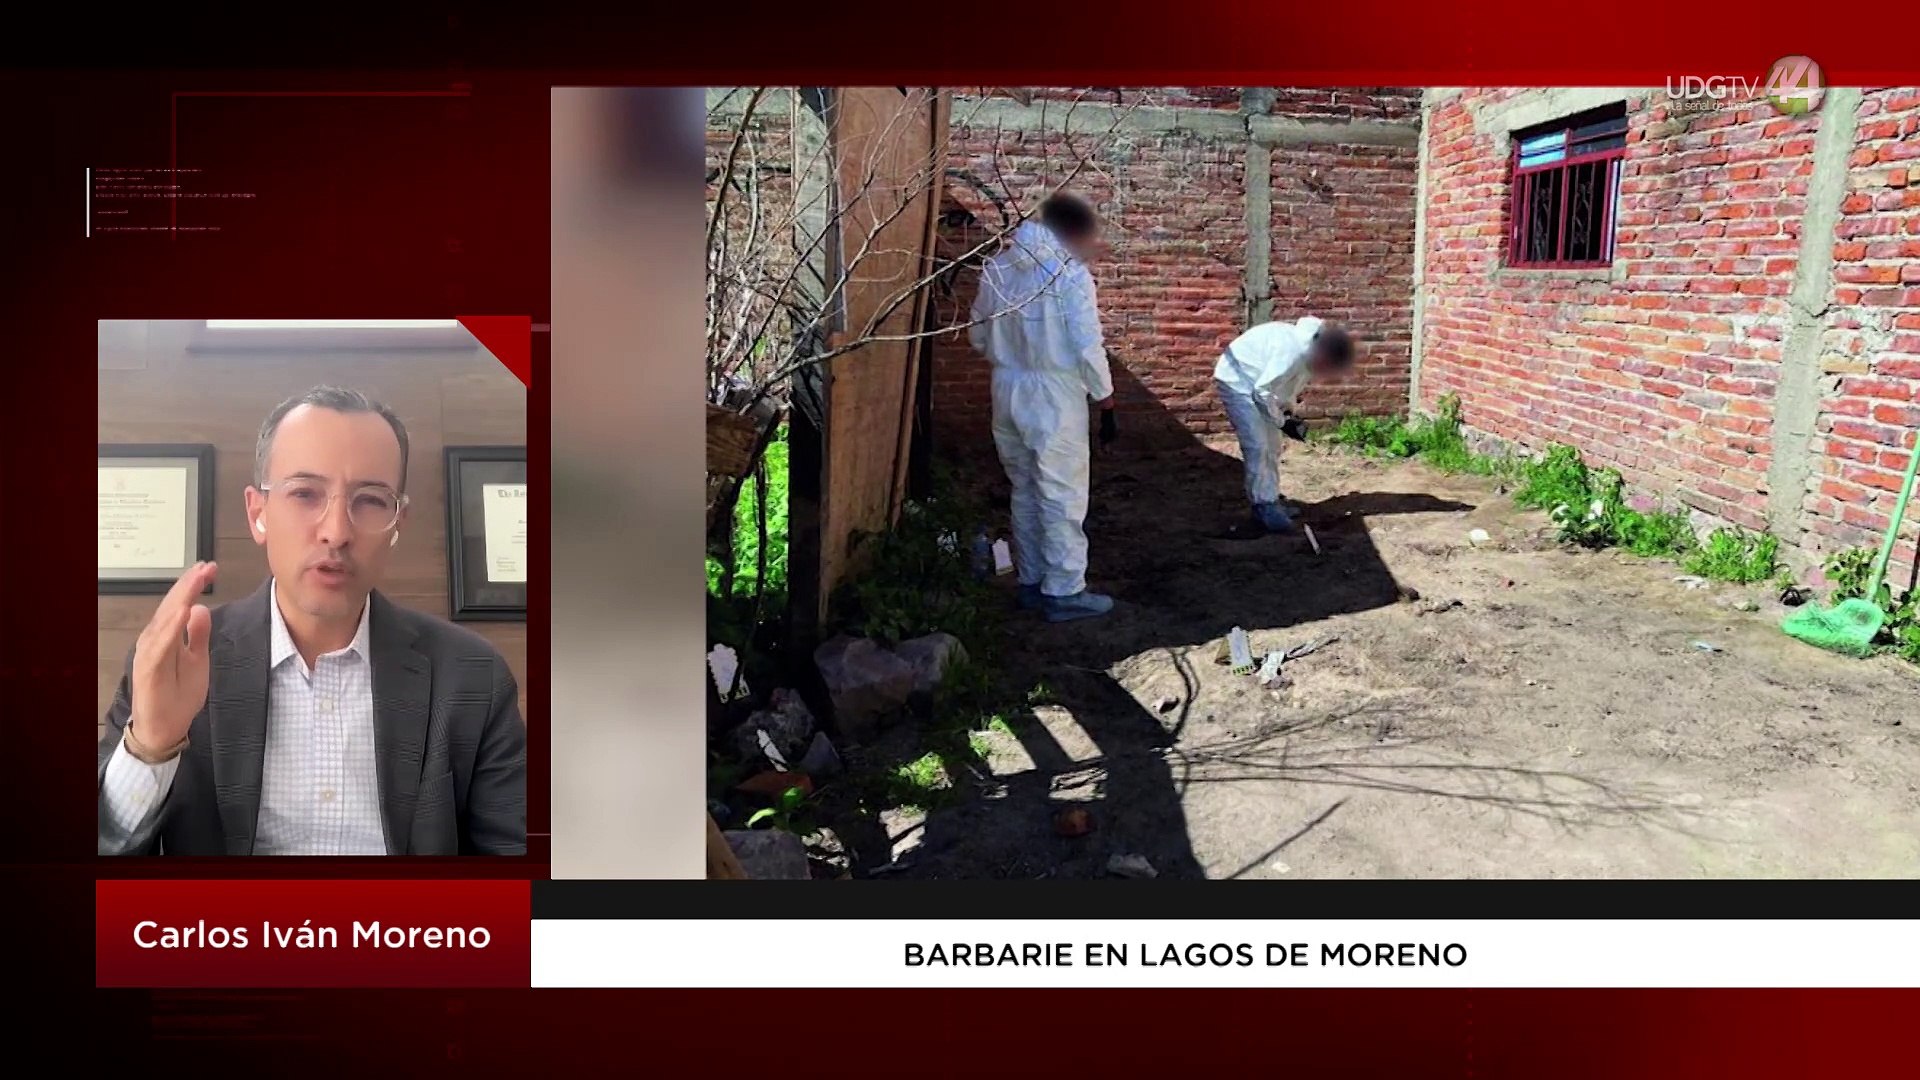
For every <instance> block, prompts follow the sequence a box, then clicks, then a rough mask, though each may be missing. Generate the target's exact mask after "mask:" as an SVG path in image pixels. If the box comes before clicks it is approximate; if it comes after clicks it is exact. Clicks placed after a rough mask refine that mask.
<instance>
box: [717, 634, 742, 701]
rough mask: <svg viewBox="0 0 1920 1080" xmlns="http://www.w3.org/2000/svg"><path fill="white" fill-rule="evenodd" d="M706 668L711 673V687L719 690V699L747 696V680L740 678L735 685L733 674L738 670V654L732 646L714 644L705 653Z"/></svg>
mask: <svg viewBox="0 0 1920 1080" xmlns="http://www.w3.org/2000/svg"><path fill="white" fill-rule="evenodd" d="M707 670H708V671H710V672H712V673H713V688H714V689H715V690H718V691H719V692H720V700H721V701H732V700H733V699H734V698H736V697H746V696H747V680H746V679H745V678H742V679H741V680H740V681H739V683H738V684H737V685H736V684H735V683H734V676H735V675H737V674H739V671H740V655H739V654H738V653H736V652H734V651H733V647H732V646H729V645H715V646H714V647H713V651H712V652H710V653H708V654H707Z"/></svg>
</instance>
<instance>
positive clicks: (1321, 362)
mask: <svg viewBox="0 0 1920 1080" xmlns="http://www.w3.org/2000/svg"><path fill="white" fill-rule="evenodd" d="M1307 367H1308V369H1309V370H1311V371H1312V372H1313V377H1314V378H1315V379H1327V378H1332V377H1333V376H1336V375H1339V374H1340V373H1341V371H1342V368H1341V367H1340V365H1338V364H1336V363H1334V362H1333V358H1332V357H1330V356H1328V355H1327V354H1326V353H1325V352H1324V351H1322V350H1320V349H1315V350H1313V352H1312V353H1310V354H1309V355H1308V357H1307Z"/></svg>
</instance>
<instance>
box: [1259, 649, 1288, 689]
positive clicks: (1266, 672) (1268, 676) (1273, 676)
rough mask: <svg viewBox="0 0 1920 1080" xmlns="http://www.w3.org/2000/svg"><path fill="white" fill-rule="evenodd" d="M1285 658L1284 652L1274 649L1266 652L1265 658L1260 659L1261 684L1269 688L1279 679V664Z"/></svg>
mask: <svg viewBox="0 0 1920 1080" xmlns="http://www.w3.org/2000/svg"><path fill="white" fill-rule="evenodd" d="M1286 658H1287V654H1286V653H1283V652H1279V651H1277V650H1276V651H1274V652H1270V653H1268V654H1267V656H1266V659H1264V660H1262V661H1260V682H1261V684H1262V685H1264V686H1266V687H1268V688H1269V689H1271V688H1272V687H1273V684H1275V683H1277V682H1279V681H1280V665H1281V663H1283V662H1284V661H1285V660H1286Z"/></svg>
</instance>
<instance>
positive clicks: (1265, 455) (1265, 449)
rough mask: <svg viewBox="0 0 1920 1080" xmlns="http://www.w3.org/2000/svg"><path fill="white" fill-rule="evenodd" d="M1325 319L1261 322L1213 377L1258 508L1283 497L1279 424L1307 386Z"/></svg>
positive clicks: (1224, 358)
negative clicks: (1310, 362) (1312, 354)
mask: <svg viewBox="0 0 1920 1080" xmlns="http://www.w3.org/2000/svg"><path fill="white" fill-rule="evenodd" d="M1319 330H1320V320H1319V319H1316V318H1313V317H1312V316H1308V317H1307V318H1304V319H1301V320H1300V321H1299V322H1269V323H1261V324H1260V325H1259V326H1256V327H1253V328H1252V329H1250V330H1248V331H1247V332H1246V333H1244V334H1241V335H1240V336H1239V337H1237V338H1234V339H1233V343H1232V344H1231V345H1228V346H1227V351H1226V352H1224V353H1222V354H1221V355H1220V362H1219V364H1217V365H1215V366H1214V369H1213V379H1214V385H1215V387H1216V389H1218V390H1219V391H1220V401H1221V403H1222V404H1223V405H1225V406H1226V410H1227V419H1228V420H1229V421H1231V422H1232V424H1233V431H1234V434H1235V435H1237V436H1239V438H1240V457H1241V459H1242V461H1243V462H1244V463H1245V468H1246V477H1247V500H1248V501H1249V502H1251V503H1253V505H1254V506H1255V508H1259V507H1266V506H1273V505H1274V504H1275V503H1276V502H1278V500H1279V498H1280V447H1281V444H1282V443H1283V442H1285V440H1286V437H1285V436H1284V435H1282V434H1281V432H1280V423H1281V421H1283V420H1285V419H1286V416H1287V413H1288V411H1289V410H1291V409H1292V408H1293V404H1294V402H1295V400H1296V399H1298V398H1299V396H1300V394H1301V392H1302V391H1303V390H1305V389H1306V388H1307V379H1308V378H1309V377H1310V376H1311V375H1312V371H1311V370H1310V369H1309V368H1308V366H1307V351H1308V349H1309V348H1311V347H1312V345H1313V335H1314V334H1316V333H1318V332H1319Z"/></svg>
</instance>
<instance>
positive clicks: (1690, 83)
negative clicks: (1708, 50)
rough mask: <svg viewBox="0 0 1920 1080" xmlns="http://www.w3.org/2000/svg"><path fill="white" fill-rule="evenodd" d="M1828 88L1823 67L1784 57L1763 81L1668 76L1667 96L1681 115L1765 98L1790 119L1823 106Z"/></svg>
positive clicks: (1735, 78) (1721, 77) (1806, 61)
mask: <svg viewBox="0 0 1920 1080" xmlns="http://www.w3.org/2000/svg"><path fill="white" fill-rule="evenodd" d="M1824 89H1825V87H1824V85H1823V84H1822V82H1821V78H1820V65H1819V64H1816V63H1814V62H1813V61H1812V60H1810V59H1808V58H1807V57H1804V56H1787V57H1782V58H1781V59H1780V60H1778V61H1776V62H1775V63H1774V65H1773V69H1772V70H1771V71H1769V72H1767V76H1766V78H1765V79H1762V80H1754V79H1750V78H1747V77H1746V76H1744V75H1707V76H1700V75H1681V76H1678V77H1676V76H1672V75H1669V76H1667V96H1668V97H1669V98H1672V99H1673V106H1674V109H1675V111H1677V112H1709V111H1711V110H1714V109H1726V108H1734V107H1738V106H1740V105H1745V104H1749V103H1751V102H1753V101H1756V100H1759V99H1760V98H1762V97H1764V98H1766V100H1767V102H1768V103H1770V104H1771V105H1772V106H1773V107H1774V108H1776V109H1779V110H1780V111H1781V112H1783V113H1786V114H1787V115H1788V116H1800V115H1802V114H1805V113H1810V112H1812V111H1813V110H1815V109H1817V108H1819V107H1820V95H1821V93H1822V91H1823V90H1824Z"/></svg>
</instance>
